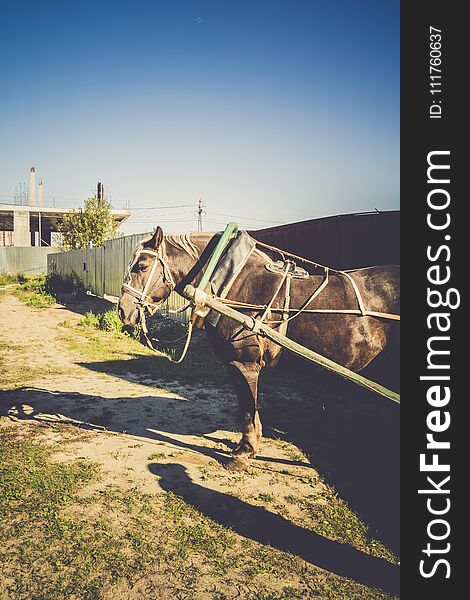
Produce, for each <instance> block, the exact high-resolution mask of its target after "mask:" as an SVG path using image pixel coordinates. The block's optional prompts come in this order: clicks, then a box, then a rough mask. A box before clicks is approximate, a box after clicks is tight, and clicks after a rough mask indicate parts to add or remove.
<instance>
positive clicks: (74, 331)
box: [61, 311, 229, 385]
mask: <svg viewBox="0 0 470 600" xmlns="http://www.w3.org/2000/svg"><path fill="white" fill-rule="evenodd" d="M116 319H117V315H116V313H115V312H114V311H109V312H108V313H104V315H102V314H95V313H91V312H88V313H86V315H85V316H84V318H83V319H82V320H81V321H80V322H79V324H77V325H71V324H70V323H68V322H63V323H62V324H61V325H62V327H61V338H62V340H63V341H64V342H66V344H67V345H68V347H69V348H70V349H72V350H75V351H78V352H79V353H80V356H81V358H82V359H83V360H84V361H90V362H95V363H97V369H98V368H99V367H100V365H102V367H103V369H106V372H108V373H112V374H115V375H121V374H126V373H129V372H132V374H133V375H136V376H139V375H140V376H142V377H147V378H152V379H155V380H162V381H164V382H167V381H176V380H177V381H179V382H181V383H186V384H190V385H194V384H197V383H200V384H207V383H212V384H215V385H229V380H228V377H227V375H226V372H225V369H224V367H223V366H222V364H221V363H220V362H219V361H218V360H217V358H216V357H215V356H214V355H213V354H212V352H211V351H210V349H209V348H208V347H207V342H206V340H205V333H204V332H203V331H196V332H195V333H194V334H193V339H192V341H191V345H190V347H189V351H188V354H187V355H186V358H185V360H184V362H183V363H181V364H178V365H176V364H173V363H171V362H170V361H169V360H168V356H167V354H172V355H173V357H176V358H178V357H179V356H180V354H181V348H182V345H183V344H184V341H181V342H180V343H179V344H178V345H177V346H176V347H174V348H171V349H169V348H166V353H167V354H165V353H163V352H157V353H155V352H153V351H152V350H151V349H150V348H148V347H147V346H145V345H144V344H142V343H140V342H139V341H138V340H136V339H134V338H133V337H132V336H130V335H129V334H127V333H126V332H122V331H121V326H120V321H116ZM158 333H159V336H161V338H162V339H175V338H176V337H178V336H181V335H182V333H184V330H183V328H182V327H181V326H179V325H175V324H170V325H168V324H166V326H164V327H160V328H159V329H158ZM98 363H99V364H98Z"/></svg>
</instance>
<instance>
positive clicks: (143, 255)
mask: <svg viewBox="0 0 470 600" xmlns="http://www.w3.org/2000/svg"><path fill="white" fill-rule="evenodd" d="M162 242H163V231H162V229H161V227H157V228H156V230H155V233H154V234H153V236H152V237H151V238H149V239H148V240H145V241H144V242H141V243H140V244H139V245H138V246H137V247H136V248H135V250H134V253H133V255H132V258H131V261H130V263H129V266H128V267H127V273H126V275H125V278H124V282H123V285H122V288H121V295H120V297H119V303H118V314H119V317H120V319H121V321H122V322H123V323H124V324H126V325H133V326H134V325H138V324H139V323H140V322H141V321H142V319H143V318H144V316H145V312H147V313H148V314H153V313H154V312H155V310H156V309H157V308H158V306H159V305H160V304H161V303H162V302H163V301H164V300H166V298H168V296H169V295H170V293H171V291H172V290H173V289H174V287H175V283H174V280H173V276H172V274H171V271H170V269H169V267H168V264H167V262H166V259H165V257H164V255H163V249H162Z"/></svg>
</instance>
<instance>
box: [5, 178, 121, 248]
mask: <svg viewBox="0 0 470 600" xmlns="http://www.w3.org/2000/svg"><path fill="white" fill-rule="evenodd" d="M40 189H41V191H40V192H39V193H38V201H39V200H40V201H41V203H42V185H41V186H40ZM68 212H70V209H69V208H46V207H43V206H25V205H17V204H0V246H50V245H51V234H52V233H53V232H56V231H57V226H58V225H59V223H61V222H62V219H63V218H64V215H65V214H66V213H68ZM111 212H112V214H113V217H114V219H115V220H116V221H117V222H118V223H120V224H121V223H123V222H124V221H125V220H126V219H127V218H128V217H129V216H130V214H131V211H129V210H113V211H111Z"/></svg>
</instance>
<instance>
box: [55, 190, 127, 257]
mask: <svg viewBox="0 0 470 600" xmlns="http://www.w3.org/2000/svg"><path fill="white" fill-rule="evenodd" d="M118 227H119V223H117V222H116V221H115V220H114V219H113V215H112V214H111V204H110V203H109V202H108V201H107V200H106V199H104V198H102V199H98V198H87V200H85V202H84V203H83V208H79V209H78V210H72V211H70V212H68V213H66V214H65V215H64V218H63V221H62V223H61V224H60V225H59V227H58V231H59V232H60V233H61V234H62V246H63V247H64V248H65V249H67V250H77V249H80V248H86V247H87V246H88V245H90V244H91V245H92V246H102V245H103V243H104V242H105V241H106V240H111V239H113V238H115V237H117V235H118Z"/></svg>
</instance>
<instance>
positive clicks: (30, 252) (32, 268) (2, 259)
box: [0, 246, 56, 275]
mask: <svg viewBox="0 0 470 600" xmlns="http://www.w3.org/2000/svg"><path fill="white" fill-rule="evenodd" d="M52 252H56V250H54V249H53V248H49V247H44V246H43V247H39V246H38V247H34V246H32V247H30V248H29V247H26V246H24V247H22V246H0V273H5V274H8V275H18V274H19V273H24V275H43V274H45V273H46V272H47V255H48V254H50V253H52Z"/></svg>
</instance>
